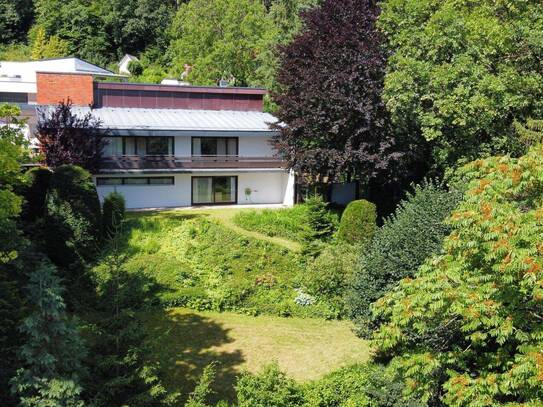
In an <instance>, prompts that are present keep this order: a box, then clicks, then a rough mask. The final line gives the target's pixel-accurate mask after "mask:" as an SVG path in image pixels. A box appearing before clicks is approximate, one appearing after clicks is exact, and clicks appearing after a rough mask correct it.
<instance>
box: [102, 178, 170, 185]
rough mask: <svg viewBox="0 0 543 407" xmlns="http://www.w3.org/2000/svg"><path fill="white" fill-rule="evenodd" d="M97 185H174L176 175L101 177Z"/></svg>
mask: <svg viewBox="0 0 543 407" xmlns="http://www.w3.org/2000/svg"><path fill="white" fill-rule="evenodd" d="M96 184H97V185H99V186H100V185H174V184H175V181H174V177H115V178H113V177H99V178H96Z"/></svg>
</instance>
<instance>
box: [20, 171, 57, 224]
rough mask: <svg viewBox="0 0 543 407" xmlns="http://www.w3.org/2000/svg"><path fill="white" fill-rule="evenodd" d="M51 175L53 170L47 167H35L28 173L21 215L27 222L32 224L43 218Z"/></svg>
mask: <svg viewBox="0 0 543 407" xmlns="http://www.w3.org/2000/svg"><path fill="white" fill-rule="evenodd" d="M51 175H52V172H51V170H49V169H48V168H46V167H34V168H32V169H30V170H28V171H27V172H26V174H25V177H26V178H27V185H26V187H25V188H24V189H23V192H24V194H23V195H24V203H23V211H22V214H21V216H22V218H23V219H24V220H25V222H28V223H32V222H35V221H36V220H38V219H39V218H42V217H43V215H44V213H45V199H46V197H47V191H48V189H49V182H50V180H51Z"/></svg>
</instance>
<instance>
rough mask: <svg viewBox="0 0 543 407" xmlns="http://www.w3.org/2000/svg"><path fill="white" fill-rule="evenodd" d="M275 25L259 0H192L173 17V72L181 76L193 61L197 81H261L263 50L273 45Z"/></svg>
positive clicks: (214, 82)
mask: <svg viewBox="0 0 543 407" xmlns="http://www.w3.org/2000/svg"><path fill="white" fill-rule="evenodd" d="M272 30H273V25H272V22H271V20H270V19H268V18H267V16H266V10H265V8H264V5H263V4H262V2H261V1H260V0H211V1H209V0H192V1H190V2H188V3H186V4H183V5H181V7H180V8H179V11H178V12H177V15H176V17H175V19H174V21H173V25H172V37H173V41H172V46H171V47H170V49H169V52H170V53H171V55H172V63H173V67H174V71H173V73H174V74H175V75H176V76H179V75H180V74H181V73H182V72H183V71H184V69H185V64H189V65H193V68H192V70H191V72H190V75H189V79H190V81H193V82H195V83H199V84H204V85H216V84H217V82H218V81H219V80H220V79H224V80H228V81H229V82H230V83H231V84H232V85H238V86H247V85H255V84H256V85H258V84H261V83H262V79H261V78H258V71H259V69H260V68H261V65H262V61H261V58H262V56H261V55H262V53H263V52H264V51H265V50H266V49H267V48H268V47H270V46H271V44H270V41H271V37H270V36H271V35H272V34H273V32H272Z"/></svg>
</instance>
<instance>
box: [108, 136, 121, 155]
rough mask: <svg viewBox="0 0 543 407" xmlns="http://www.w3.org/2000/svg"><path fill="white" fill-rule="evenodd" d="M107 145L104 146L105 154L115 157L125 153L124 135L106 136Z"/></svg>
mask: <svg viewBox="0 0 543 407" xmlns="http://www.w3.org/2000/svg"><path fill="white" fill-rule="evenodd" d="M106 142H107V144H106V146H105V147H104V156H105V157H113V156H116V155H123V139H122V137H106Z"/></svg>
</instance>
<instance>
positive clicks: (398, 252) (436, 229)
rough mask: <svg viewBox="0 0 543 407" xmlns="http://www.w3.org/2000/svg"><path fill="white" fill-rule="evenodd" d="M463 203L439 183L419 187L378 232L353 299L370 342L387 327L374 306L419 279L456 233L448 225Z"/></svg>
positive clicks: (353, 307)
mask: <svg viewBox="0 0 543 407" xmlns="http://www.w3.org/2000/svg"><path fill="white" fill-rule="evenodd" d="M461 197H462V194H461V193H459V192H450V191H447V190H445V189H444V188H443V187H442V186H440V185H438V184H436V183H434V182H427V183H424V184H422V185H420V186H416V187H415V189H414V192H413V193H409V194H408V195H407V198H406V199H405V200H404V201H402V202H401V203H400V205H399V206H398V208H397V209H396V212H395V213H394V214H393V215H392V216H390V217H389V218H387V219H386V220H385V223H384V225H383V226H382V227H381V228H379V229H378V230H377V232H376V233H375V236H374V238H373V240H372V242H371V243H370V244H369V245H368V246H367V247H366V248H365V250H364V252H363V253H362V257H361V260H360V267H359V268H358V270H357V271H356V273H355V276H354V278H353V287H352V289H351V292H350V293H349V295H348V298H347V303H348V306H349V308H350V313H351V318H353V319H354V320H355V322H356V323H357V325H358V328H359V332H360V334H362V335H363V336H368V335H369V333H370V332H371V331H373V330H375V329H376V328H377V327H378V326H379V325H380V323H381V321H379V320H377V319H375V318H373V317H372V313H371V307H372V304H373V303H374V302H375V301H377V300H378V299H379V298H381V297H382V296H383V295H385V294H386V293H387V292H389V291H391V290H393V289H394V287H396V286H397V285H398V283H399V281H400V280H402V279H404V278H407V277H413V276H414V275H415V274H416V272H417V270H418V268H419V267H420V265H421V264H422V263H423V262H424V260H426V259H427V258H428V257H429V256H431V255H433V254H435V253H437V252H439V250H441V246H442V242H443V239H444V238H445V236H447V234H448V233H449V231H450V227H449V226H448V225H447V224H446V223H445V219H446V218H447V216H449V214H450V213H451V211H452V210H453V209H454V208H455V206H456V205H457V204H458V202H459V201H460V199H461Z"/></svg>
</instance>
